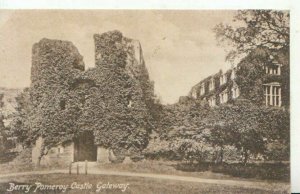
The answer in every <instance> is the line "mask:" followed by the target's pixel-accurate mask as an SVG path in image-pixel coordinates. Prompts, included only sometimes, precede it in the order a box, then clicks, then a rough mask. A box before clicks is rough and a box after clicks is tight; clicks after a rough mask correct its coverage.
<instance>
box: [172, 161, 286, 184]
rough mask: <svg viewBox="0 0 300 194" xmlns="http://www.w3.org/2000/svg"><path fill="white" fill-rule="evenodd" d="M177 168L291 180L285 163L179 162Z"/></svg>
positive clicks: (237, 175)
mask: <svg viewBox="0 0 300 194" xmlns="http://www.w3.org/2000/svg"><path fill="white" fill-rule="evenodd" d="M174 167H175V169H177V170H181V171H186V172H204V171H211V172H214V173H222V174H226V175H231V176H234V177H241V178H256V179H262V180H278V181H284V182H289V181H290V166H289V164H283V163H273V164H270V163H262V164H254V163H253V164H247V165H246V166H245V165H243V164H241V163H232V164H228V163H223V164H214V163H208V162H205V163H179V164H177V165H175V166H174Z"/></svg>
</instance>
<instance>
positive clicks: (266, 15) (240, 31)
mask: <svg viewBox="0 0 300 194" xmlns="http://www.w3.org/2000/svg"><path fill="white" fill-rule="evenodd" d="M289 16H290V15H289V12H287V11H277V10H239V11H237V14H236V16H235V17H234V21H236V22H237V26H238V27H236V26H233V25H228V24H224V23H221V24H218V25H217V26H216V27H215V28H214V31H215V33H216V37H217V39H218V40H219V42H220V43H227V44H229V45H230V46H232V47H233V49H232V50H231V51H230V52H229V53H228V55H227V60H233V59H235V58H237V57H241V56H245V55H247V54H249V53H250V52H251V51H253V50H255V49H256V48H258V47H266V48H268V49H269V50H272V51H277V50H285V51H288V50H289V46H290V41H289V30H290V26H289V25H290V23H289Z"/></svg>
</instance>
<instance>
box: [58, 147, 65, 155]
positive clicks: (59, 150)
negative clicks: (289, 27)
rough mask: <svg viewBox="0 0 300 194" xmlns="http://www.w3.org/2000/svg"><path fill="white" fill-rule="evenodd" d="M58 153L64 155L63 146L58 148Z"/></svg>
mask: <svg viewBox="0 0 300 194" xmlns="http://www.w3.org/2000/svg"><path fill="white" fill-rule="evenodd" d="M57 153H59V154H62V153H64V148H63V147H62V146H59V147H58V148H57Z"/></svg>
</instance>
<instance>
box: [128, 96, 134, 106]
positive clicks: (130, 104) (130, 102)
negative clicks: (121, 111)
mask: <svg viewBox="0 0 300 194" xmlns="http://www.w3.org/2000/svg"><path fill="white" fill-rule="evenodd" d="M132 104H133V102H132V99H131V95H128V96H127V107H128V108H131V107H132Z"/></svg>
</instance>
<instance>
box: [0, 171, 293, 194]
mask: <svg viewBox="0 0 300 194" xmlns="http://www.w3.org/2000/svg"><path fill="white" fill-rule="evenodd" d="M91 171H92V172H89V173H88V174H96V175H114V176H129V177H142V178H154V179H163V180H174V181H186V182H197V183H207V184H218V185H229V186H239V187H246V188H258V189H265V188H266V187H269V188H273V189H274V188H278V189H279V190H287V189H288V188H289V184H288V183H267V182H254V181H239V180H218V179H206V178H197V177H188V176H177V175H167V174H152V173H133V172H117V171H106V170H99V169H93V170H91ZM56 173H69V171H68V170H51V171H50V170H48V171H31V172H18V173H11V174H3V175H0V182H7V180H10V179H11V178H13V177H18V176H26V175H43V174H56ZM81 173H82V171H81Z"/></svg>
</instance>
